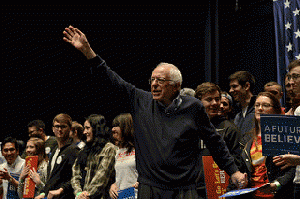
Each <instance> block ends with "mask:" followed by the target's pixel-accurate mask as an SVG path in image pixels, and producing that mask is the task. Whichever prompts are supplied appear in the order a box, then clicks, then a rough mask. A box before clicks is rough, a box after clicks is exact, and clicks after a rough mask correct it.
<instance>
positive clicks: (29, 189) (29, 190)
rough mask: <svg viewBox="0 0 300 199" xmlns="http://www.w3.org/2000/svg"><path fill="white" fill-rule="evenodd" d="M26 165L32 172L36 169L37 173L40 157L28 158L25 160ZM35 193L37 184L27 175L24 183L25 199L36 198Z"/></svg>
mask: <svg viewBox="0 0 300 199" xmlns="http://www.w3.org/2000/svg"><path fill="white" fill-rule="evenodd" d="M25 164H26V166H27V165H28V166H29V167H30V170H33V168H34V169H35V170H36V171H37V165H38V156H27V157H26V159H25ZM34 192H35V183H34V182H33V180H32V179H31V178H30V176H29V175H27V176H26V178H25V182H24V190H23V198H34Z"/></svg>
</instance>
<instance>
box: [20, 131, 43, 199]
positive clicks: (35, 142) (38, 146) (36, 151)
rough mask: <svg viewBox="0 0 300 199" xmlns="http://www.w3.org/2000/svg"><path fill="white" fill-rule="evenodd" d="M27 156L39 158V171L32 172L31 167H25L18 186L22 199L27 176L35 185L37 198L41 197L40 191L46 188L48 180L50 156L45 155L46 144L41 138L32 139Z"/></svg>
mask: <svg viewBox="0 0 300 199" xmlns="http://www.w3.org/2000/svg"><path fill="white" fill-rule="evenodd" d="M26 155H27V156H38V166H37V171H35V170H30V167H28V166H24V168H23V170H22V173H21V175H20V181H19V186H18V195H19V197H20V198H23V192H24V181H25V178H26V176H27V175H29V176H30V178H31V179H32V180H33V181H34V183H35V194H34V195H35V196H38V195H40V191H41V190H42V189H43V188H44V186H45V183H46V179H47V166H48V156H47V155H46V153H45V142H44V141H43V140H42V139H40V138H35V137H31V138H30V139H29V140H28V142H27V145H26Z"/></svg>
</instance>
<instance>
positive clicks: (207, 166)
mask: <svg viewBox="0 0 300 199" xmlns="http://www.w3.org/2000/svg"><path fill="white" fill-rule="evenodd" d="M202 161H203V169H204V176H205V186H206V194H207V198H208V199H216V198H219V196H221V195H223V194H224V193H225V192H226V187H227V186H228V184H229V175H228V174H227V173H226V172H225V171H224V170H221V169H219V166H218V165H217V164H216V163H215V161H214V160H213V158H212V156H203V157H202Z"/></svg>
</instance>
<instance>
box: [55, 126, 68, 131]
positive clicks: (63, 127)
mask: <svg viewBox="0 0 300 199" xmlns="http://www.w3.org/2000/svg"><path fill="white" fill-rule="evenodd" d="M53 127H54V128H55V129H56V130H58V129H59V128H61V129H65V128H67V127H68V126H67V125H55V126H53Z"/></svg>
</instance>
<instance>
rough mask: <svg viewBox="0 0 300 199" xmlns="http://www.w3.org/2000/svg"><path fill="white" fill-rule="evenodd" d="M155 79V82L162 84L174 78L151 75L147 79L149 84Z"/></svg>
mask: <svg viewBox="0 0 300 199" xmlns="http://www.w3.org/2000/svg"><path fill="white" fill-rule="evenodd" d="M155 80H157V83H158V84H160V85H162V84H164V83H165V82H166V81H172V82H173V81H174V80H168V79H165V78H162V77H155V78H154V77H152V78H150V79H149V84H152V83H153V82H154V81H155Z"/></svg>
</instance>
